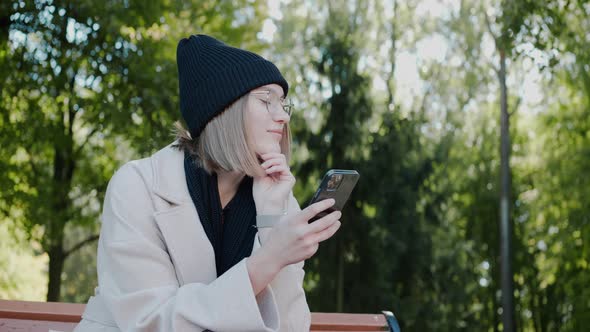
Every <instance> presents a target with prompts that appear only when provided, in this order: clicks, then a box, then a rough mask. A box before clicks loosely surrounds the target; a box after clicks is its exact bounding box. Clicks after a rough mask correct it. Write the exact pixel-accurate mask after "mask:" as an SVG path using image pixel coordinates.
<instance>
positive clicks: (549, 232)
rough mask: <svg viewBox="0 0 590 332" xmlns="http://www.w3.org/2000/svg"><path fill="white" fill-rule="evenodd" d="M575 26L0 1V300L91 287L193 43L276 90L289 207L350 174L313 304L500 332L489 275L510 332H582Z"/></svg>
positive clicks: (583, 192) (438, 3)
mask: <svg viewBox="0 0 590 332" xmlns="http://www.w3.org/2000/svg"><path fill="white" fill-rule="evenodd" d="M589 15H590V3H588V1H584V0H546V1H534V0H514V1H500V0H484V1H476V0H462V1H459V0H457V1H453V0H421V1H419V0H407V1H398V0H381V1H377V0H374V1H363V0H346V1H344V0H343V1H336V0H332V1H330V0H316V1H286V0H284V1H266V0H263V1H262V0H261V1H259V0H235V1H212V0H211V1H210V0H199V1H174V0H153V1H136V0H123V1H111V0H105V1H87V0H80V1H57V0H56V1H51V0H47V1H41V0H39V1H33V0H29V1H7V0H4V1H2V2H1V3H0V89H1V93H0V114H1V115H0V146H1V148H0V188H1V190H0V298H2V299H17V300H31V301H32V300H35V301H45V300H50V301H63V302H86V301H87V299H88V297H89V296H90V295H92V294H93V291H94V287H95V286H96V270H95V269H96V266H95V260H96V257H95V256H96V255H95V252H96V244H97V242H96V239H97V235H98V231H99V228H100V224H99V222H98V216H99V214H100V211H101V204H102V200H103V198H104V193H105V189H106V185H107V183H108V181H109V179H110V177H111V175H112V174H113V173H114V171H115V170H116V169H117V168H118V167H120V166H121V165H122V164H123V163H125V162H127V161H129V160H132V159H136V158H142V157H147V156H149V155H150V154H151V153H153V152H155V151H157V150H158V149H160V148H161V147H163V146H165V145H167V144H169V143H170V142H172V140H173V135H172V128H173V122H174V121H176V120H179V119H180V112H179V106H178V91H177V86H178V83H177V68H176V62H175V57H176V44H177V42H178V41H179V40H180V39H181V38H183V37H186V36H188V35H190V34H196V33H205V34H210V35H212V36H214V37H216V38H219V39H221V40H224V41H225V42H227V43H228V44H230V45H234V46H238V47H242V48H247V49H250V50H253V51H256V52H259V53H260V54H263V55H264V56H265V57H267V58H268V59H270V60H271V61H273V62H275V63H276V64H277V66H278V67H279V68H280V69H281V71H282V72H283V73H284V75H285V77H286V78H287V80H288V81H289V82H290V83H291V90H290V93H289V95H290V97H292V98H293V99H294V102H295V107H296V108H295V111H294V114H293V116H292V119H291V128H292V131H293V135H294V147H293V148H294V149H293V152H294V153H293V160H292V167H293V172H294V174H295V176H296V177H297V179H298V182H297V184H296V190H295V196H296V197H297V198H298V200H299V202H300V203H301V204H302V205H304V204H305V203H306V202H307V200H308V199H309V198H310V197H311V195H312V193H313V191H314V190H315V188H316V187H317V185H318V183H319V181H320V178H321V176H322V175H323V173H324V172H325V171H326V170H327V169H329V168H351V169H356V170H358V172H359V173H360V174H361V179H360V181H359V185H358V186H357V188H356V189H355V192H354V194H353V196H352V197H351V200H350V201H349V203H348V205H347V207H346V209H345V211H344V216H343V218H342V224H343V225H342V227H341V229H340V231H339V233H338V234H337V236H336V237H335V238H333V239H331V240H330V241H328V242H326V243H324V244H322V245H321V246H320V250H319V252H318V254H317V255H316V256H315V257H314V258H313V259H311V260H309V261H308V262H307V263H306V271H307V275H306V279H305V285H304V286H305V289H306V291H307V295H308V302H309V304H310V308H311V310H312V311H316V312H317V311H323V312H368V313H374V312H379V311H380V310H392V311H393V312H394V313H395V314H396V315H397V316H398V318H399V320H400V323H401V325H402V329H404V330H408V331H430V330H468V331H501V330H507V329H505V328H504V326H503V323H502V314H503V304H502V297H501V294H502V292H501V289H502V283H501V271H502V268H501V262H502V261H504V262H505V263H506V262H510V263H511V265H510V266H508V267H509V269H507V270H505V271H507V272H508V273H509V276H511V277H510V278H509V281H512V282H513V285H512V287H513V291H512V293H513V297H511V298H513V301H514V309H513V310H511V313H512V314H511V315H512V316H513V317H514V319H515V323H514V324H515V325H516V327H517V329H518V330H523V331H582V330H584V328H583V326H588V325H590V287H589V285H590V273H589V272H590V267H589V262H590V246H589V243H590V198H589V197H590V174H589V170H590V17H589ZM501 119H504V121H501ZM501 142H504V143H503V144H502V143H501ZM502 147H503V148H502ZM502 184H504V186H502ZM502 201H503V202H505V204H501V203H500V202H502ZM501 207H502V208H503V210H501ZM501 211H503V212H502V213H501ZM502 216H503V218H501V217H502ZM501 225H504V228H503V230H504V231H506V232H505V233H502V232H501V229H502V228H501ZM501 234H506V236H501ZM502 246H504V248H507V249H508V250H510V251H505V252H504V257H510V259H507V258H504V259H502V257H503V254H502V253H503V252H502V250H501V248H502ZM506 298H508V297H506Z"/></svg>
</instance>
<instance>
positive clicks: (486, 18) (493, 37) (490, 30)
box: [482, 10, 500, 76]
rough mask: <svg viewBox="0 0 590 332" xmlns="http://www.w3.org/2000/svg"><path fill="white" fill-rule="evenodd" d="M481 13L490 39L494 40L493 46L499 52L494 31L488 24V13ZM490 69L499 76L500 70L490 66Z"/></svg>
mask: <svg viewBox="0 0 590 332" xmlns="http://www.w3.org/2000/svg"><path fill="white" fill-rule="evenodd" d="M482 11H483V16H484V18H485V21H486V26H487V28H488V32H489V33H490V35H491V36H492V39H493V40H494V45H496V50H499V48H498V46H499V45H498V38H497V37H496V35H495V34H494V31H493V30H492V24H491V23H490V19H489V17H488V13H486V12H485V10H482ZM492 69H493V70H494V71H495V72H496V75H498V76H500V70H499V69H498V68H496V66H494V65H492Z"/></svg>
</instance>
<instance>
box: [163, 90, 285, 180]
mask: <svg viewBox="0 0 590 332" xmlns="http://www.w3.org/2000/svg"><path fill="white" fill-rule="evenodd" d="M247 108H248V94H246V95H244V96H242V97H240V98H239V99H238V100H236V101H235V102H233V103H232V104H231V105H229V106H228V107H227V108H226V109H225V110H224V111H223V112H221V114H219V115H217V116H216V117H214V118H213V119H211V121H209V123H207V125H206V126H205V128H204V129H203V131H202V132H201V134H200V135H199V137H198V138H196V139H193V138H192V137H191V135H190V133H189V131H188V130H187V129H185V127H184V126H183V125H182V124H181V123H180V121H177V122H176V123H174V127H175V133H176V140H177V143H176V144H174V145H173V146H174V147H176V148H178V149H179V150H181V151H185V152H188V153H189V154H190V155H191V156H192V157H194V158H195V159H196V160H197V161H198V162H199V165H200V166H201V167H203V168H204V169H205V170H206V171H207V172H208V173H209V174H211V173H213V172H215V171H219V170H224V171H239V172H243V173H245V174H246V175H248V176H252V177H254V176H263V175H264V174H265V172H264V170H263V169H262V167H260V162H259V161H258V156H256V153H255V152H254V150H253V146H252V142H251V140H250V139H249V138H248V135H247V133H246V116H245V112H247V111H248V109H247ZM280 145H281V153H282V154H284V155H285V157H286V159H287V162H289V160H290V158H291V131H290V129H289V125H288V124H286V125H285V126H284V129H283V137H282V139H281V143H280Z"/></svg>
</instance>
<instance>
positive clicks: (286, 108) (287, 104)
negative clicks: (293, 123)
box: [250, 90, 294, 116]
mask: <svg viewBox="0 0 590 332" xmlns="http://www.w3.org/2000/svg"><path fill="white" fill-rule="evenodd" d="M250 94H251V95H254V96H265V97H266V99H265V100H262V99H260V100H262V101H263V102H264V103H265V105H266V111H267V112H268V113H269V114H272V111H271V110H270V105H271V104H272V103H271V101H270V97H271V95H274V94H273V93H272V92H271V91H270V90H263V91H252V92H250ZM278 99H279V103H280V105H281V108H282V109H283V112H285V113H287V115H288V116H291V114H293V106H294V105H293V101H292V100H291V98H281V97H279V98H278Z"/></svg>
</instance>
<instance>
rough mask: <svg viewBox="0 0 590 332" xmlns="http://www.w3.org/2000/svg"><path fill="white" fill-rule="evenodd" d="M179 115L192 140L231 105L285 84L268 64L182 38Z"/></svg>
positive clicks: (202, 39) (197, 38)
mask: <svg viewBox="0 0 590 332" xmlns="http://www.w3.org/2000/svg"><path fill="white" fill-rule="evenodd" d="M176 62H177V63H178V85H179V90H180V112H181V113H182V116H183V118H184V120H185V122H186V124H187V125H188V129H189V131H190V133H191V136H192V137H193V138H197V137H198V136H199V135H200V134H201V132H202V131H203V128H205V125H206V124H207V123H208V122H209V121H210V120H211V119H213V118H214V117H215V116H216V115H218V114H220V113H221V112H223V110H224V109H225V108H227V107H228V106H229V105H231V103H233V102H234V101H236V100H237V99H238V98H240V97H241V96H243V95H245V94H246V93H248V92H249V91H251V90H253V89H256V88H258V87H260V86H263V85H266V84H271V83H276V84H278V85H280V86H281V87H282V88H283V92H284V93H285V96H286V95H287V92H288V91H289V85H288V84H287V81H286V80H285V79H284V78H283V75H281V72H280V71H279V70H278V69H277V67H276V66H275V65H274V64H273V63H272V62H270V61H268V60H266V59H264V58H263V57H261V56H259V55H258V54H255V53H252V52H249V51H246V50H242V49H239V48H235V47H231V46H228V45H226V44H224V43H222V42H221V41H219V40H217V39H215V38H213V37H209V36H206V35H193V36H190V37H189V38H183V39H182V40H181V41H180V42H179V43H178V47H177V49H176Z"/></svg>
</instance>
